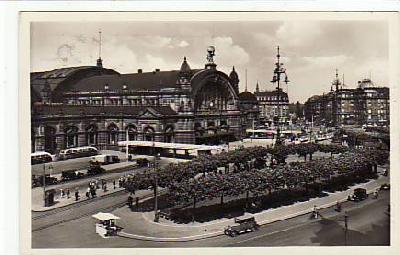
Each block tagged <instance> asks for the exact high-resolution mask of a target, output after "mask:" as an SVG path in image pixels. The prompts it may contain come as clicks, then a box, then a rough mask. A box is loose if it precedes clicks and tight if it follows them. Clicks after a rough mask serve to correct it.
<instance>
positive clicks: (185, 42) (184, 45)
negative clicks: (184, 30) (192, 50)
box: [178, 40, 189, 48]
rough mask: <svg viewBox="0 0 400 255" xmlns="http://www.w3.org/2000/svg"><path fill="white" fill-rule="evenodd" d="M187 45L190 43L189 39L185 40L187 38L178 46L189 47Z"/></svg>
mask: <svg viewBox="0 0 400 255" xmlns="http://www.w3.org/2000/svg"><path fill="white" fill-rule="evenodd" d="M187 46H189V43H188V42H187V41H185V40H183V41H181V42H180V43H179V44H178V47H181V48H185V47H187Z"/></svg>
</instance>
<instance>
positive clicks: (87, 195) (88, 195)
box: [86, 188, 90, 199]
mask: <svg viewBox="0 0 400 255" xmlns="http://www.w3.org/2000/svg"><path fill="white" fill-rule="evenodd" d="M86 198H87V199H89V198H90V188H88V189H87V191H86Z"/></svg>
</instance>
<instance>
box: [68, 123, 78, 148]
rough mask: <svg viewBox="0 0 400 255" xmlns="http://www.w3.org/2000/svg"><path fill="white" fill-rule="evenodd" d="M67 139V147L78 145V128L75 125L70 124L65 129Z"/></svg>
mask: <svg viewBox="0 0 400 255" xmlns="http://www.w3.org/2000/svg"><path fill="white" fill-rule="evenodd" d="M65 140H66V143H65V145H66V147H67V148H70V147H77V146H78V128H77V127H75V126H69V127H67V128H66V129H65Z"/></svg>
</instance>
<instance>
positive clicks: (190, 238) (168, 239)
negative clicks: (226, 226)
mask: <svg viewBox="0 0 400 255" xmlns="http://www.w3.org/2000/svg"><path fill="white" fill-rule="evenodd" d="M221 235H224V231H216V232H212V233H207V234H202V235H194V236H184V237H152V236H142V235H135V234H130V233H126V232H123V231H121V232H119V233H118V236H120V237H125V238H130V239H136V240H142V241H153V242H190V241H196V240H202V239H206V238H211V237H216V236H221Z"/></svg>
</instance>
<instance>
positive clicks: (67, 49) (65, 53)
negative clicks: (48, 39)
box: [57, 44, 75, 64]
mask: <svg viewBox="0 0 400 255" xmlns="http://www.w3.org/2000/svg"><path fill="white" fill-rule="evenodd" d="M74 48H75V47H74V46H73V45H69V44H62V45H61V46H59V47H58V48H57V57H58V59H59V60H61V61H62V62H63V63H64V64H65V63H68V60H69V59H70V58H71V57H72V51H73V50H74Z"/></svg>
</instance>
